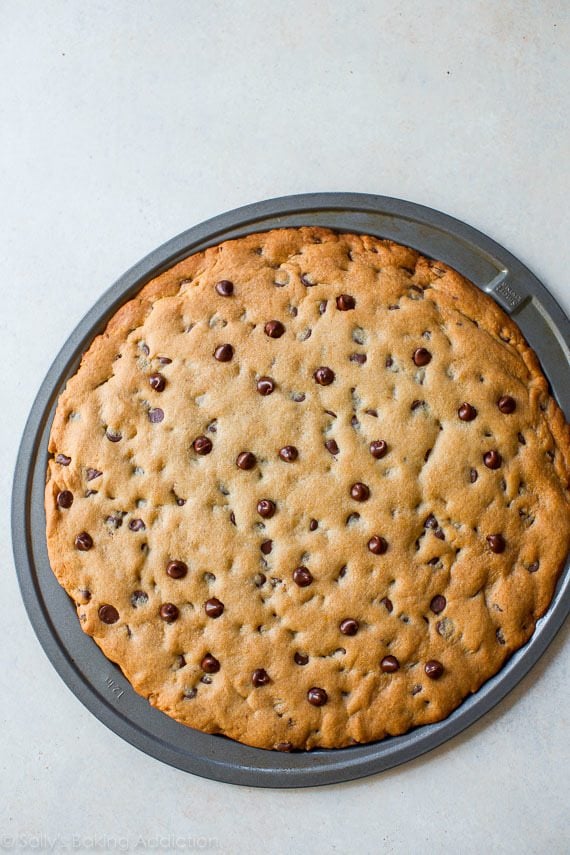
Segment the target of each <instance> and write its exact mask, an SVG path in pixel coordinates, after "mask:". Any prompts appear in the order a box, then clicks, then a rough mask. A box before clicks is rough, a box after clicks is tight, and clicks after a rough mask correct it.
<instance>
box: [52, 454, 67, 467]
mask: <svg viewBox="0 0 570 855" xmlns="http://www.w3.org/2000/svg"><path fill="white" fill-rule="evenodd" d="M55 462H56V463H59V464H60V465H61V466H69V464H70V463H71V457H68V456H67V455H66V454H56V455H55Z"/></svg>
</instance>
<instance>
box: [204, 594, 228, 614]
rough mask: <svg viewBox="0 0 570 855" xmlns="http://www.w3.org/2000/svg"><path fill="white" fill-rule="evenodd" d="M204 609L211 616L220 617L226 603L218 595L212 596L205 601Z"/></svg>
mask: <svg viewBox="0 0 570 855" xmlns="http://www.w3.org/2000/svg"><path fill="white" fill-rule="evenodd" d="M204 611H205V612H206V614H207V615H208V617H211V618H218V617H220V615H223V613H224V604H223V603H222V602H221V601H220V600H218V598H217V597H212V598H211V599H210V600H206V602H205V603H204Z"/></svg>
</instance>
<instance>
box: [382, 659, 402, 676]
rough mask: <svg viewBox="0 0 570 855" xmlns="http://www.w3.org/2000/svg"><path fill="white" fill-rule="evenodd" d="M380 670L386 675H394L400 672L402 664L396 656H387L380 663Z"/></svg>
mask: <svg viewBox="0 0 570 855" xmlns="http://www.w3.org/2000/svg"><path fill="white" fill-rule="evenodd" d="M380 668H381V669H382V671H383V672H384V673H385V674H393V673H394V671H398V670H399V668H400V663H399V662H398V660H397V659H396V657H395V656H385V657H384V658H383V659H382V661H381V663H380Z"/></svg>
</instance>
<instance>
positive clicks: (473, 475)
mask: <svg viewBox="0 0 570 855" xmlns="http://www.w3.org/2000/svg"><path fill="white" fill-rule="evenodd" d="M478 477H479V474H478V472H477V470H476V469H472V470H471V471H470V473H469V480H470V481H471V483H472V484H474V483H475V481H476V480H477V478H478Z"/></svg>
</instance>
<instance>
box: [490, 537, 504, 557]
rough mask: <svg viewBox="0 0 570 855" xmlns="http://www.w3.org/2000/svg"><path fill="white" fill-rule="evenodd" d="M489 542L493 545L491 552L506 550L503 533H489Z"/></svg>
mask: <svg viewBox="0 0 570 855" xmlns="http://www.w3.org/2000/svg"><path fill="white" fill-rule="evenodd" d="M487 543H488V544H489V546H490V547H491V552H496V553H501V552H504V551H505V548H506V546H507V544H506V542H505V538H504V537H503V535H502V534H488V535H487Z"/></svg>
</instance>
